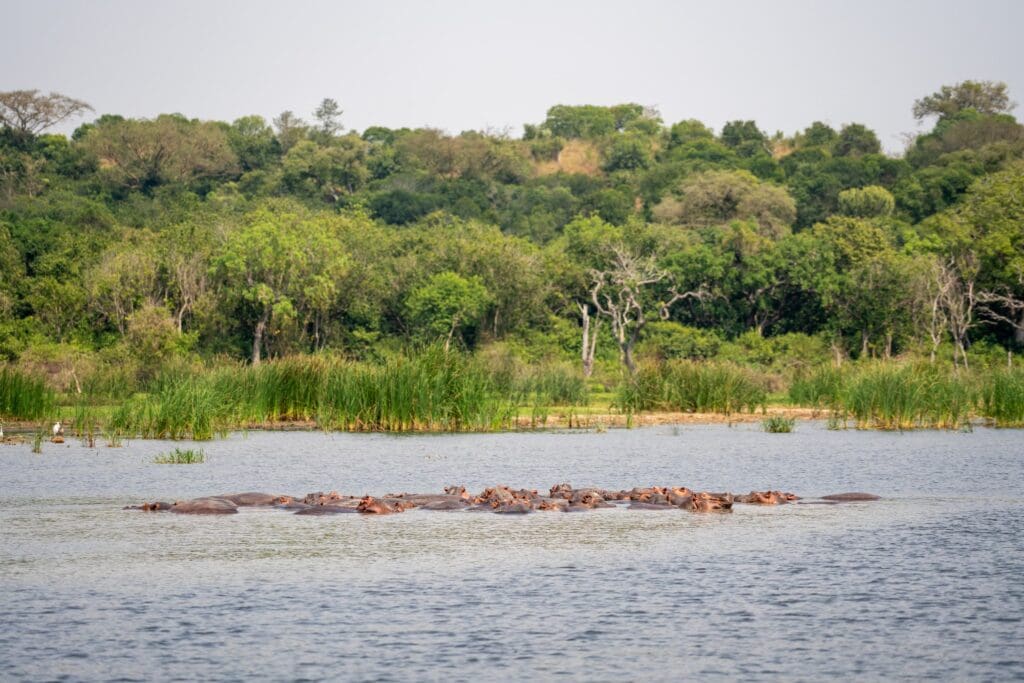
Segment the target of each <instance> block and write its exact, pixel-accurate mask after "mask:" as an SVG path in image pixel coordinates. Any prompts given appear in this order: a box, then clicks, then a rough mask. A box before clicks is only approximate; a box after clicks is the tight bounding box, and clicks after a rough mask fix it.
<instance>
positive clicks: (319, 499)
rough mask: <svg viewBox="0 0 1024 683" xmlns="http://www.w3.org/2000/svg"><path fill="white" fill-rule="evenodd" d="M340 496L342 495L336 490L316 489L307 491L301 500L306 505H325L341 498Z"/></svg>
mask: <svg viewBox="0 0 1024 683" xmlns="http://www.w3.org/2000/svg"><path fill="white" fill-rule="evenodd" d="M341 498H342V495H341V494H340V493H338V492H337V491H329V492H328V493H324V492H323V491H317V492H316V493H307V494H306V497H305V498H303V499H302V502H303V503H305V504H306V505H325V504H327V503H329V502H331V501H332V500H341Z"/></svg>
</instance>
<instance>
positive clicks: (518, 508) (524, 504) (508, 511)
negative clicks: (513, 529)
mask: <svg viewBox="0 0 1024 683" xmlns="http://www.w3.org/2000/svg"><path fill="white" fill-rule="evenodd" d="M494 512H496V513H497V514H499V515H525V514H528V513H530V512H533V505H532V504H530V502H529V501H526V500H517V501H515V502H514V503H505V504H504V505H499V506H497V507H496V508H494Z"/></svg>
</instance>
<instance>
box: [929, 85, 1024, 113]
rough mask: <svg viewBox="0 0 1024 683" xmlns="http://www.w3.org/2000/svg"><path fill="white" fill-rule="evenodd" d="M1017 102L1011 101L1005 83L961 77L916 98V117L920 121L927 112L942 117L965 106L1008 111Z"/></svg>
mask: <svg viewBox="0 0 1024 683" xmlns="http://www.w3.org/2000/svg"><path fill="white" fill-rule="evenodd" d="M1016 106H1017V105H1016V103H1015V102H1011V101H1010V96H1009V94H1008V93H1007V91H1006V84H1005V83H1002V82H999V81H962V82H960V83H957V84H956V85H944V86H942V87H941V88H940V89H939V91H938V92H936V93H932V94H931V95H928V96H927V97H922V98H921V99H919V100H917V101H916V102H914V118H915V119H917V120H919V121H920V120H921V119H923V118H925V117H927V116H938V117H939V118H940V119H942V118H946V117H948V116H952V115H954V114H958V113H959V112H962V111H964V110H965V109H974V110H977V111H979V112H981V113H983V114H1008V113H1010V112H1011V111H1012V110H1013V108H1014V107H1016Z"/></svg>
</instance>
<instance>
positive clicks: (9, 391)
mask: <svg viewBox="0 0 1024 683" xmlns="http://www.w3.org/2000/svg"><path fill="white" fill-rule="evenodd" d="M54 405H55V398H54V393H53V391H51V390H50V389H49V388H48V387H47V386H46V382H45V381H43V380H41V379H39V378H36V377H33V376H31V375H29V374H27V373H24V372H19V371H18V370H15V369H14V368H10V367H4V368H0V417H2V418H6V419H9V420H39V419H43V418H46V417H49V416H50V415H52V414H53V409H54Z"/></svg>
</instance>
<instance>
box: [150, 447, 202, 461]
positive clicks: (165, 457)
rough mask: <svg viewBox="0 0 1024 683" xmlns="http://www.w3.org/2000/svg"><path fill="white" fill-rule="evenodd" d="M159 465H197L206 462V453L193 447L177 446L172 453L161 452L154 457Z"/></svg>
mask: <svg viewBox="0 0 1024 683" xmlns="http://www.w3.org/2000/svg"><path fill="white" fill-rule="evenodd" d="M153 462H154V463H156V464H157V465H196V464H199V463H202V462H206V454H205V453H204V452H203V451H202V449H200V450H195V449H192V448H184V449H183V448H175V449H174V450H173V451H171V452H170V453H161V454H160V455H158V456H156V457H155V458H153Z"/></svg>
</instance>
